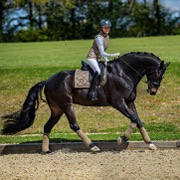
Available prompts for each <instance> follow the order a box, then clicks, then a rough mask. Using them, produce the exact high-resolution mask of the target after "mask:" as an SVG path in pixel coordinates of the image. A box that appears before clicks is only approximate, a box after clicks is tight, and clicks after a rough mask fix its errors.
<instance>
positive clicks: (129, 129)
mask: <svg viewBox="0 0 180 180" xmlns="http://www.w3.org/2000/svg"><path fill="white" fill-rule="evenodd" d="M135 127H136V123H133V122H131V123H130V125H129V126H128V128H127V129H126V131H125V132H124V136H125V137H126V138H127V139H129V138H130V136H131V134H132V132H133V130H134V128H135Z"/></svg>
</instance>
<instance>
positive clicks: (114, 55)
mask: <svg viewBox="0 0 180 180" xmlns="http://www.w3.org/2000/svg"><path fill="white" fill-rule="evenodd" d="M119 55H120V53H114V54H111V57H116V56H119Z"/></svg>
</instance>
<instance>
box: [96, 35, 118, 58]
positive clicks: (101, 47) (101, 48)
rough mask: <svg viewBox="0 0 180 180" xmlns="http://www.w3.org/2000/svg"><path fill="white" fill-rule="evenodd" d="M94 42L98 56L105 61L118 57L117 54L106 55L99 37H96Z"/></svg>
mask: <svg viewBox="0 0 180 180" xmlns="http://www.w3.org/2000/svg"><path fill="white" fill-rule="evenodd" d="M95 41H96V44H97V46H98V49H99V52H100V55H101V56H102V57H103V59H104V60H105V61H108V58H109V57H115V56H119V55H120V54H119V53H115V54H108V53H106V52H105V50H104V46H103V39H102V37H100V36H98V37H96V38H95Z"/></svg>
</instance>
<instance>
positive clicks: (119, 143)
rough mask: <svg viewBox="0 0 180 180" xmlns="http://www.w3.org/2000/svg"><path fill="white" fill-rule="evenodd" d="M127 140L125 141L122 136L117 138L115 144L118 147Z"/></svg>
mask: <svg viewBox="0 0 180 180" xmlns="http://www.w3.org/2000/svg"><path fill="white" fill-rule="evenodd" d="M128 140H129V139H127V138H126V137H124V136H119V138H118V140H117V144H118V145H119V146H120V145H121V144H122V143H125V142H127V141H128Z"/></svg>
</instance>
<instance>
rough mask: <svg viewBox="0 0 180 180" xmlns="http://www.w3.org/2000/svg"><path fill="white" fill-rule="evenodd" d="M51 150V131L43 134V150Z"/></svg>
mask: <svg viewBox="0 0 180 180" xmlns="http://www.w3.org/2000/svg"><path fill="white" fill-rule="evenodd" d="M47 151H49V133H44V134H43V141H42V152H47Z"/></svg>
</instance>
